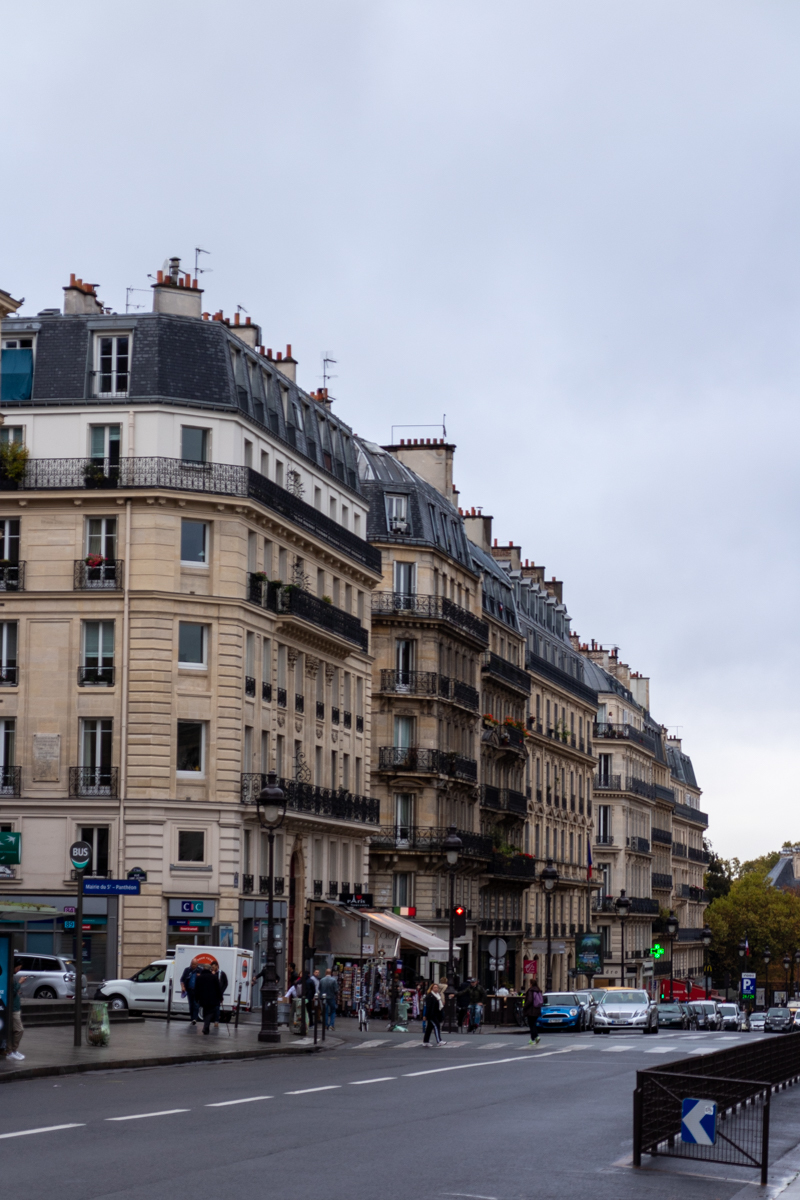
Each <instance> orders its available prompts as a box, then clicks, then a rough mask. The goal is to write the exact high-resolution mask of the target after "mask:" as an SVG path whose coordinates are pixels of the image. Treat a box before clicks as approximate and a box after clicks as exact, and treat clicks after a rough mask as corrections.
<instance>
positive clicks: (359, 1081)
mask: <svg viewBox="0 0 800 1200" xmlns="http://www.w3.org/2000/svg"><path fill="white" fill-rule="evenodd" d="M387 1079H397V1076H396V1075H381V1076H380V1077H379V1078H378V1079H351V1080H350V1087H358V1086H359V1085H360V1084H362V1083H386V1081H387Z"/></svg>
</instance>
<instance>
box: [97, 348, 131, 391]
mask: <svg viewBox="0 0 800 1200" xmlns="http://www.w3.org/2000/svg"><path fill="white" fill-rule="evenodd" d="M130 370H131V336H130V334H128V333H124V334H115V335H114V336H113V337H101V336H98V337H97V338H96V340H95V366H94V381H95V395H96V396H127V395H128V387H129V384H130Z"/></svg>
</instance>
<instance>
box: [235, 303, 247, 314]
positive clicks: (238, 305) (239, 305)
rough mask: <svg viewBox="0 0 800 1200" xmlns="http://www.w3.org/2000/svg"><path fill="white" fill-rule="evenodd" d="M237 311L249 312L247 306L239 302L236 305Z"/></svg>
mask: <svg viewBox="0 0 800 1200" xmlns="http://www.w3.org/2000/svg"><path fill="white" fill-rule="evenodd" d="M236 311H237V312H243V313H246V312H247V309H246V308H245V306H244V305H243V304H237V305H236Z"/></svg>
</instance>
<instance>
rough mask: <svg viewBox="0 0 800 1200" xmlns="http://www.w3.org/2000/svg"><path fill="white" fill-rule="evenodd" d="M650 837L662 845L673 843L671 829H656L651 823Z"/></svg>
mask: <svg viewBox="0 0 800 1200" xmlns="http://www.w3.org/2000/svg"><path fill="white" fill-rule="evenodd" d="M650 838H651V840H652V841H654V842H659V843H660V844H661V845H662V846H671V845H672V833H671V832H670V830H669V829H656V827H655V825H651V826H650Z"/></svg>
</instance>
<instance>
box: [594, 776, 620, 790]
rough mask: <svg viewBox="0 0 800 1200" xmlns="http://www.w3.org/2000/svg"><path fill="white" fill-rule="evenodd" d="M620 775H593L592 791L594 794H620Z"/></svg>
mask: <svg viewBox="0 0 800 1200" xmlns="http://www.w3.org/2000/svg"><path fill="white" fill-rule="evenodd" d="M621 785H622V776H621V775H595V777H594V790H595V791H596V792H621V791H622V786H621Z"/></svg>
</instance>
